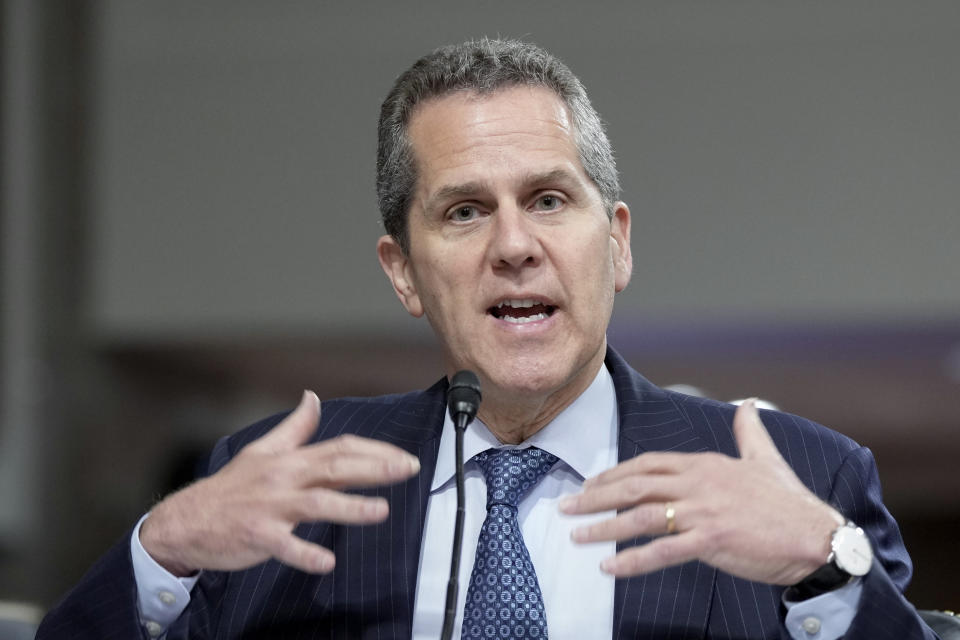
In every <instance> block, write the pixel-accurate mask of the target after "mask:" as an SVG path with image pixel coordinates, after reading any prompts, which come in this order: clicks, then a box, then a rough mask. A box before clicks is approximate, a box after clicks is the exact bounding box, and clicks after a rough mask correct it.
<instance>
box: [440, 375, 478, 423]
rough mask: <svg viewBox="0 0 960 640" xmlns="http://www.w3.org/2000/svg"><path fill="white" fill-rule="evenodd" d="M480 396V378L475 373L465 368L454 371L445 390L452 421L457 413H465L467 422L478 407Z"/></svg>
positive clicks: (455, 418)
mask: <svg viewBox="0 0 960 640" xmlns="http://www.w3.org/2000/svg"><path fill="white" fill-rule="evenodd" d="M480 398H481V395H480V378H478V377H477V374H475V373H474V372H473V371H468V370H467V369H464V370H463V371H458V372H457V373H455V374H454V376H453V378H452V379H451V380H450V389H449V390H448V391H447V407H448V408H449V409H450V417H451V418H453V421H454V423H456V422H457V415H458V414H462V415H466V416H467V422H470V421H472V420H473V419H474V418H475V417H476V415H477V409H478V408H479V407H480Z"/></svg>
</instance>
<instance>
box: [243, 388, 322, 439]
mask: <svg viewBox="0 0 960 640" xmlns="http://www.w3.org/2000/svg"><path fill="white" fill-rule="evenodd" d="M319 423H320V400H319V398H317V394H315V393H314V392H313V391H304V392H303V396H302V397H301V398H300V404H298V405H297V408H296V409H294V410H293V411H291V412H290V415H288V416H287V417H286V418H284V419H283V420H282V421H281V422H280V424H278V425H277V426H275V427H274V428H273V429H271V430H270V432H269V433H267V435H265V436H263V437H262V438H260V439H258V440H255V441H254V442H253V443H251V444H250V445H249V446H248V449H250V450H251V451H259V452H261V453H282V452H284V451H292V450H293V449H296V448H297V447H299V446H300V445H302V444H303V443H304V442H306V441H307V440H309V439H310V436H311V435H313V433H314V432H315V431H316V430H317V426H318V424H319Z"/></svg>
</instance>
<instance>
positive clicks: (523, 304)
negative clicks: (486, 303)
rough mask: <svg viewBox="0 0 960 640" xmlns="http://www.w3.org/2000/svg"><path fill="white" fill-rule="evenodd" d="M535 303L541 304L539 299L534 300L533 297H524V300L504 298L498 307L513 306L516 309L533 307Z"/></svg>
mask: <svg viewBox="0 0 960 640" xmlns="http://www.w3.org/2000/svg"><path fill="white" fill-rule="evenodd" d="M535 304H540V301H539V300H533V299H532V298H524V299H523V300H504V301H503V302H501V303H500V304H498V305H497V308H500V307H513V308H514V309H523V308H528V307H532V306H533V305H535Z"/></svg>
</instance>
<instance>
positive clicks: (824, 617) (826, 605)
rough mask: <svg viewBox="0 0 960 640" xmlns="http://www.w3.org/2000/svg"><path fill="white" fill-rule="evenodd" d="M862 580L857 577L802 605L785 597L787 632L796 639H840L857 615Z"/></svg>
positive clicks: (801, 602)
mask: <svg viewBox="0 0 960 640" xmlns="http://www.w3.org/2000/svg"><path fill="white" fill-rule="evenodd" d="M861 593H863V580H861V579H860V578H856V579H855V580H852V581H851V582H850V583H849V584H845V585H844V586H842V587H840V588H839V589H834V590H833V591H830V592H827V593H824V594H822V595H819V596H815V597H813V598H810V599H808V600H801V601H800V602H791V601H789V600H787V599H786V597H784V598H783V604H784V605H785V606H786V607H787V619H786V626H787V632H788V633H789V634H790V637H791V638H793V640H837V638H842V637H843V636H844V635H845V634H846V633H847V629H849V628H850V623H852V622H853V618H854V616H855V615H857V609H858V608H859V606H860V595H861Z"/></svg>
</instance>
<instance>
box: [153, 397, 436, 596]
mask: <svg viewBox="0 0 960 640" xmlns="http://www.w3.org/2000/svg"><path fill="white" fill-rule="evenodd" d="M319 418H320V401H319V400H318V399H317V396H316V395H314V394H313V392H310V391H305V392H304V394H303V399H302V400H301V401H300V405H299V406H298V407H297V408H296V409H295V410H294V411H293V412H292V413H291V414H290V415H289V416H287V417H286V419H284V420H283V421H282V422H281V423H280V424H278V425H277V426H276V427H274V428H273V429H272V430H271V431H270V432H269V433H268V434H267V435H265V436H263V437H262V438H260V439H259V440H256V441H254V442H252V443H251V444H249V445H248V446H246V447H244V448H243V449H241V450H240V452H239V453H238V454H237V455H236V457H234V458H233V460H231V461H230V462H229V463H228V464H227V465H226V466H224V467H223V468H222V469H220V471H218V472H217V473H215V474H214V475H212V476H210V477H208V478H204V479H203V480H199V481H197V482H195V483H193V484H191V485H189V486H188V487H186V488H184V489H182V490H180V491H178V492H176V493H174V494H171V495H170V496H168V497H167V498H166V499H164V500H163V501H162V502H160V503H159V504H157V506H155V507H154V508H153V510H152V511H151V512H150V516H149V517H148V518H147V519H146V520H145V521H144V522H143V525H142V526H141V528H140V542H141V544H142V545H143V548H144V549H145V550H146V551H147V553H149V554H150V556H151V557H152V558H153V559H154V560H156V561H157V562H158V563H159V564H160V565H161V566H163V567H164V568H165V569H167V570H168V571H170V572H171V573H172V574H174V575H177V576H181V577H184V576H188V575H191V574H193V573H196V572H197V571H199V570H201V569H213V570H224V571H235V570H239V569H245V568H247V567H251V566H253V565H255V564H259V563H261V562H264V561H265V560H268V559H269V558H276V559H277V560H279V561H280V562H282V563H284V564H287V565H290V566H292V567H296V568H298V569H302V570H303V571H308V572H311V573H326V572H328V571H331V570H332V569H333V567H334V563H335V560H334V556H333V552H331V551H330V550H329V549H326V548H324V547H322V546H320V545H318V544H314V543H312V542H308V541H306V540H303V539H302V538H299V537H297V536H295V535H294V534H293V529H294V527H296V525H297V523H299V522H313V521H321V520H322V521H326V522H337V523H342V524H368V523H376V522H381V521H383V520H384V519H386V517H387V502H386V500H384V499H383V498H377V497H365V496H357V495H350V494H346V493H343V492H342V491H340V490H341V489H344V488H346V487H370V486H376V485H384V484H392V483H395V482H399V481H402V480H406V479H407V478H409V477H411V476H413V475H415V474H416V473H417V472H418V471H419V470H420V462H419V461H418V460H417V458H416V457H414V456H412V455H410V454H409V453H407V452H406V451H404V450H402V449H400V448H398V447H395V446H393V445H390V444H387V443H385V442H380V441H378V440H371V439H368V438H360V437H357V436H350V435H345V436H340V437H337V438H333V439H331V440H325V441H323V442H320V443H316V444H311V445H305V444H304V443H306V442H307V441H308V440H309V438H310V436H311V435H312V434H313V433H314V432H315V431H316V429H317V425H318V423H319Z"/></svg>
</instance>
